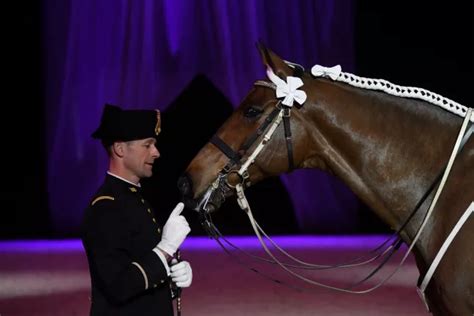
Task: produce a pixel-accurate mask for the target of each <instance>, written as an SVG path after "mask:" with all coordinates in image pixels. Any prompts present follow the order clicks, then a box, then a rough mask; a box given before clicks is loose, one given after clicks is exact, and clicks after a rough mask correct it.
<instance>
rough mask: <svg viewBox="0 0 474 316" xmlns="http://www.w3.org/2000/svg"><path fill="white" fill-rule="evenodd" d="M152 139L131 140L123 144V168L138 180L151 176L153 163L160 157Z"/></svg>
mask: <svg viewBox="0 0 474 316" xmlns="http://www.w3.org/2000/svg"><path fill="white" fill-rule="evenodd" d="M155 144H156V140H155V139H154V138H146V139H140V140H133V141H129V142H126V143H125V146H124V152H123V154H124V155H123V164H124V167H125V168H126V169H127V170H128V171H129V172H130V173H131V175H132V176H135V177H137V178H138V180H139V179H142V178H148V177H151V175H152V173H153V172H152V168H153V162H154V161H155V159H157V158H158V157H160V152H159V151H158V149H157V148H156V147H155Z"/></svg>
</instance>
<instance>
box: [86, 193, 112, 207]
mask: <svg viewBox="0 0 474 316" xmlns="http://www.w3.org/2000/svg"><path fill="white" fill-rule="evenodd" d="M100 200H112V201H113V200H115V198H114V197H113V196H110V195H101V196H98V197H96V198H95V199H94V201H92V203H91V206H93V205H94V204H95V203H97V202H99V201H100Z"/></svg>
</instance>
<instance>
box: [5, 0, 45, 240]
mask: <svg viewBox="0 0 474 316" xmlns="http://www.w3.org/2000/svg"><path fill="white" fill-rule="evenodd" d="M5 10H6V12H10V13H8V14H6V15H4V18H3V19H2V22H3V23H4V24H3V26H4V27H3V28H2V29H3V32H2V35H3V37H2V42H3V49H2V53H3V59H4V61H5V62H4V63H3V67H2V77H3V78H4V80H3V88H2V99H3V103H2V108H1V109H2V110H1V117H2V124H0V126H1V135H2V136H3V137H2V167H3V168H2V172H1V174H2V189H1V191H0V203H1V211H0V239H9V238H35V237H38V236H41V237H45V236H50V233H51V232H50V230H51V227H50V219H49V213H48V207H47V192H46V168H45V166H46V149H45V113H44V104H43V102H44V101H43V86H42V80H41V70H42V69H41V23H40V20H41V12H40V3H39V2H37V1H33V2H32V3H31V4H29V5H25V4H24V3H22V4H20V3H18V4H16V3H9V4H8V5H7V8H6V9H5Z"/></svg>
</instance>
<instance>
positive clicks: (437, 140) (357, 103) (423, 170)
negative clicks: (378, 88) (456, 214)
mask: <svg viewBox="0 0 474 316" xmlns="http://www.w3.org/2000/svg"><path fill="white" fill-rule="evenodd" d="M315 90H316V95H318V97H317V99H318V101H317V102H316V103H315V104H313V105H312V108H311V110H309V111H310V112H311V111H312V112H311V113H309V114H310V115H311V117H313V118H314V121H315V124H314V127H313V128H314V131H313V133H312V134H313V135H314V142H315V146H316V147H319V148H318V149H319V150H318V152H323V153H324V154H323V157H322V159H323V160H324V162H325V164H326V167H327V169H329V170H330V171H331V172H333V173H334V174H336V175H337V176H338V177H339V178H341V179H342V180H343V181H344V182H345V183H346V184H347V185H348V186H349V187H351V189H352V190H353V191H354V192H355V193H356V194H357V195H358V196H359V197H360V198H361V199H362V200H363V201H364V202H365V203H366V204H367V205H368V206H369V207H370V208H371V209H372V210H374V211H375V212H376V213H377V214H378V216H379V217H381V219H382V220H384V221H385V222H386V223H387V224H388V225H390V227H392V228H393V229H397V228H398V227H399V226H400V225H401V224H402V223H403V221H404V219H405V218H406V217H407V216H408V215H409V214H410V212H411V211H412V210H413V209H414V207H415V205H416V204H417V202H418V201H419V200H420V199H421V198H422V196H423V195H424V194H425V192H426V191H427V190H428V188H429V186H430V185H431V183H432V182H433V181H434V179H435V178H436V176H437V175H438V173H439V172H440V171H441V169H442V167H443V166H444V164H445V163H446V161H447V159H448V157H449V154H450V152H451V148H450V147H451V146H452V144H453V141H454V139H455V137H456V129H457V128H458V125H459V121H460V120H459V119H456V118H455V117H454V115H453V114H450V113H444V111H443V110H441V109H437V108H436V107H435V106H431V105H430V104H426V103H424V102H421V101H414V100H411V99H402V98H397V97H394V96H390V95H386V94H383V93H379V92H374V91H367V90H360V89H356V88H352V87H348V86H346V85H341V84H333V83H328V82H326V81H322V82H320V83H318V84H316V88H315ZM426 204H427V203H425V205H424V206H423V209H426ZM418 213H419V214H418V215H417V216H416V217H415V218H414V220H412V221H411V223H410V225H408V227H407V233H408V235H407V236H404V237H405V238H408V239H411V238H412V237H413V235H414V233H415V231H416V228H417V227H418V226H419V223H420V217H421V215H423V214H424V212H423V210H420V212H418ZM422 213H423V214H422Z"/></svg>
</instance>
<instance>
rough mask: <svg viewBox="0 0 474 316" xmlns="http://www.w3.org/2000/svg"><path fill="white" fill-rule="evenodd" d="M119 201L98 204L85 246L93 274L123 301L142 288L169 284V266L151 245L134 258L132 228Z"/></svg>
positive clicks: (111, 295)
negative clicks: (131, 244) (147, 250)
mask: <svg viewBox="0 0 474 316" xmlns="http://www.w3.org/2000/svg"><path fill="white" fill-rule="evenodd" d="M121 207H125V206H121V203H120V202H119V201H110V200H104V201H100V202H98V203H97V204H95V205H94V206H93V207H92V208H93V209H92V212H90V216H89V218H88V220H87V222H86V224H85V230H84V232H83V242H84V247H85V249H86V252H87V256H88V257H89V265H90V269H91V270H92V271H91V274H92V273H93V274H94V275H95V276H96V279H97V280H96V281H97V282H96V283H97V285H98V286H100V287H101V288H102V290H103V292H104V293H105V295H106V296H107V297H108V298H109V299H110V300H111V301H113V302H116V303H122V302H125V301H127V300H128V299H130V298H132V297H134V296H136V295H138V294H140V293H142V292H143V291H145V290H147V289H150V288H156V287H158V286H164V285H165V284H167V282H166V280H167V269H166V268H165V266H164V265H163V262H162V261H161V260H160V258H159V257H158V256H157V255H156V253H154V252H153V250H152V249H150V251H149V253H147V254H146V255H145V256H143V257H142V258H139V259H138V260H132V259H131V258H130V256H129V254H128V251H127V247H128V243H129V240H130V238H129V237H130V236H129V234H130V229H129V228H128V226H127V224H128V221H127V218H126V217H125V216H124V215H123V214H124V212H123V211H122V210H121V209H120V208H121Z"/></svg>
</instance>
